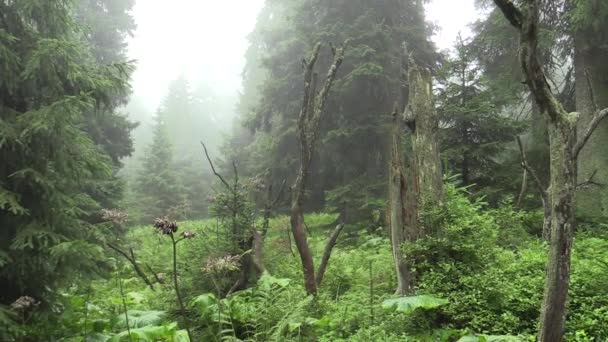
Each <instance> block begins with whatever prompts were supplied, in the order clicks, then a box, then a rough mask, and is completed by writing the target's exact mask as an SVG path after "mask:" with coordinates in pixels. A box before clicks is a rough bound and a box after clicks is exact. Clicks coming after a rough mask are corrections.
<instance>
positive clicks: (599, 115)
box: [573, 108, 608, 159]
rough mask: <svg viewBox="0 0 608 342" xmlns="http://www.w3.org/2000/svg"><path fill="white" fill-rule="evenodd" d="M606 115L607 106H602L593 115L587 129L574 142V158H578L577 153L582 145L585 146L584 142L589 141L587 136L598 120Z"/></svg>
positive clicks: (607, 111) (598, 122)
mask: <svg viewBox="0 0 608 342" xmlns="http://www.w3.org/2000/svg"><path fill="white" fill-rule="evenodd" d="M607 115H608V108H604V109H602V110H601V111H599V112H596V113H595V115H594V116H593V118H592V119H591V121H590V122H589V126H587V129H586V130H585V132H584V133H583V135H582V137H581V138H580V139H579V140H578V141H577V142H576V145H574V153H573V155H574V159H576V158H578V155H579V153H580V152H581V150H582V149H583V147H585V144H587V141H589V138H590V137H591V134H593V131H595V129H596V128H597V126H599V124H600V122H602V120H603V119H604V118H605V117H606V116H607Z"/></svg>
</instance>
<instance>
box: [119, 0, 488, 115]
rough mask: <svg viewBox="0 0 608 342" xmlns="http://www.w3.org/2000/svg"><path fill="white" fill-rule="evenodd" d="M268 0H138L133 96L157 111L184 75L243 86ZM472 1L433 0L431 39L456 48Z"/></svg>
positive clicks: (233, 88)
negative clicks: (252, 39) (250, 46)
mask: <svg viewBox="0 0 608 342" xmlns="http://www.w3.org/2000/svg"><path fill="white" fill-rule="evenodd" d="M263 3H264V0H232V1H222V0H172V1H164V0H138V1H137V4H136V5H135V8H134V13H133V14H134V17H135V21H136V23H137V26H138V27H137V31H136V32H135V36H134V37H133V38H132V39H131V40H130V42H129V55H130V58H132V59H136V60H137V70H136V72H135V74H134V75H133V90H134V97H137V98H138V99H140V100H141V101H143V102H144V104H145V106H146V107H147V109H148V111H150V112H154V111H155V110H156V108H157V107H158V105H159V104H160V101H161V100H162V98H163V97H164V95H165V93H166V90H167V86H168V84H169V83H170V82H171V81H172V80H174V79H176V78H177V77H179V76H180V75H181V74H184V75H186V77H187V78H188V79H189V80H190V82H191V83H192V85H194V86H195V85H196V84H197V83H199V82H200V81H201V80H203V79H204V80H206V81H207V82H209V83H210V84H211V85H213V87H214V89H215V90H216V92H217V93H219V94H234V93H236V92H238V91H239V90H240V87H241V79H240V74H241V71H242V70H243V67H244V64H245V59H244V54H245V50H246V49H247V35H248V34H249V32H251V31H252V29H253V27H254V25H255V21H256V18H257V14H258V12H259V11H260V9H261V8H262V6H263ZM473 3H474V0H433V1H432V2H431V3H430V4H428V5H427V6H426V7H427V19H428V20H429V21H431V22H434V23H436V24H438V25H439V26H440V28H441V29H440V32H438V33H437V34H436V36H435V37H433V39H434V40H435V42H436V43H437V46H438V47H439V48H440V49H447V48H450V47H451V46H452V43H453V41H454V39H455V38H456V35H457V34H458V32H460V31H462V33H463V36H465V37H466V36H467V35H469V34H470V30H469V29H468V27H467V25H468V24H469V23H470V22H472V21H473V20H475V19H476V18H477V15H476V11H475V8H474V5H473Z"/></svg>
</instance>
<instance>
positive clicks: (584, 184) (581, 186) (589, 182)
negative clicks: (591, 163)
mask: <svg viewBox="0 0 608 342" xmlns="http://www.w3.org/2000/svg"><path fill="white" fill-rule="evenodd" d="M596 173H597V169H595V170H593V172H592V173H591V175H590V176H589V178H587V180H586V181H584V182H582V183H579V184H577V185H576V190H581V189H584V188H586V187H589V186H591V185H595V186H604V184H602V183H598V182H596V181H594V180H593V178H594V177H595V174H596Z"/></svg>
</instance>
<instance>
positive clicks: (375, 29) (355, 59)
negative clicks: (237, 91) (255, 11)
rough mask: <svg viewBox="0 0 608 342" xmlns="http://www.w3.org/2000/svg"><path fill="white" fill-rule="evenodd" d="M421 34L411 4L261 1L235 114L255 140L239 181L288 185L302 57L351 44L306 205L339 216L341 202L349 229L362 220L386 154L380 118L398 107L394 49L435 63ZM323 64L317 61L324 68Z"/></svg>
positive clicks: (380, 188) (243, 156)
mask: <svg viewBox="0 0 608 342" xmlns="http://www.w3.org/2000/svg"><path fill="white" fill-rule="evenodd" d="M429 31H430V30H429V28H428V26H427V25H426V24H425V22H424V16H423V8H422V4H421V3H420V2H418V1H392V0H383V1H361V2H358V3H357V5H356V6H355V5H353V4H352V3H350V2H345V1H335V0H315V1H299V0H298V1H295V0H294V1H287V2H279V1H267V2H266V6H265V8H264V9H263V11H262V14H261V15H260V17H259V18H258V23H257V26H256V29H255V31H254V33H253V34H252V36H251V37H250V40H251V47H250V50H249V51H248V53H247V57H248V58H249V60H248V64H247V69H246V70H245V72H244V74H245V76H246V78H245V80H246V82H245V84H244V85H245V89H244V94H243V96H242V102H241V110H242V111H243V110H244V111H245V113H241V114H242V115H243V116H244V118H243V120H244V122H245V125H246V126H247V127H248V128H249V129H250V130H251V131H252V132H253V133H254V135H253V136H252V137H251V138H250V139H249V141H246V142H245V143H247V142H249V144H248V145H246V146H245V147H244V148H240V150H239V151H236V157H237V158H238V159H239V166H242V167H243V168H244V169H246V170H245V171H246V174H247V175H248V176H261V177H263V178H265V177H268V175H270V174H272V175H273V178H274V179H277V180H281V179H284V178H288V177H290V176H292V175H293V170H294V169H295V168H296V162H297V158H298V148H297V146H298V145H297V141H296V136H295V123H296V119H297V114H298V112H299V108H300V107H301V103H300V101H301V79H302V65H303V63H304V64H305V62H306V61H303V57H305V56H306V55H307V51H310V50H311V48H312V43H313V42H314V41H316V40H321V41H323V42H324V43H326V44H330V43H331V44H335V45H338V44H339V43H341V42H343V41H345V40H347V39H350V42H349V48H348V49H347V53H346V56H345V63H344V65H343V66H342V68H341V70H340V73H339V75H338V78H337V79H336V84H335V86H334V88H333V89H332V93H333V94H332V96H331V97H330V98H331V101H330V102H328V103H327V108H326V111H327V116H326V117H325V119H324V122H323V123H322V126H321V132H320V133H319V138H320V141H322V144H323V146H324V148H323V149H322V150H320V151H319V153H318V155H317V156H316V157H315V160H314V161H313V167H312V168H311V172H312V176H311V178H312V179H315V180H316V181H315V182H313V183H312V184H311V189H310V196H309V199H308V205H309V206H310V207H312V208H315V209H318V208H320V207H322V206H323V205H324V204H328V205H331V206H333V207H335V208H338V209H342V210H343V209H344V208H345V207H347V205H346V203H344V202H343V200H342V199H348V201H349V205H348V207H350V208H353V209H354V210H353V211H352V214H353V215H352V217H350V218H349V219H356V216H358V215H361V214H362V215H367V214H369V211H368V210H365V209H366V208H368V209H373V208H369V204H370V203H372V205H375V206H376V208H380V206H381V202H382V201H383V200H382V199H383V198H384V197H385V196H384V193H385V187H386V181H385V180H386V176H387V163H388V154H389V149H388V143H389V141H388V138H387V135H386V131H387V127H386V122H387V120H386V117H383V116H386V115H388V114H389V113H390V111H391V109H392V105H393V103H394V102H395V101H396V100H399V99H400V98H401V97H402V90H401V85H402V73H401V66H402V65H401V59H402V58H401V55H402V43H403V42H404V41H405V42H407V44H408V45H409V47H410V50H412V51H416V54H417V57H420V59H421V60H424V61H426V62H427V63H429V64H430V65H432V64H434V61H435V60H436V57H435V54H434V51H433V47H432V45H431V44H430V43H429V42H428V36H429V33H430V32H429ZM325 53H331V52H325ZM326 57H327V56H320V60H321V61H327V60H331V59H330V58H326ZM260 65H261V66H262V67H263V70H264V72H262V71H260V69H259V68H260ZM325 67H327V65H319V68H320V69H322V68H325ZM256 100H258V101H257V104H256V105H253V103H255V102H256ZM242 143H243V142H242V141H241V142H240V144H242ZM327 200H331V202H330V203H327ZM313 204H314V205H313ZM360 213H361V214H360Z"/></svg>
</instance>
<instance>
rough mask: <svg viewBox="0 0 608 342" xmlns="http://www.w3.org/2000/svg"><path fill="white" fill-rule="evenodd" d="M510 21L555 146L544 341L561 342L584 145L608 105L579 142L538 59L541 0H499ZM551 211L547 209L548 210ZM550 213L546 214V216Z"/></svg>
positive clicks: (573, 117) (572, 120)
mask: <svg viewBox="0 0 608 342" xmlns="http://www.w3.org/2000/svg"><path fill="white" fill-rule="evenodd" d="M494 2H495V3H496V5H497V6H498V7H499V8H500V9H501V11H502V12H503V14H504V15H505V17H506V18H507V20H509V22H510V23H511V24H512V25H513V26H514V27H515V28H517V29H518V30H519V32H520V39H521V41H520V61H521V66H522V70H523V72H524V75H525V83H526V85H527V86H528V88H529V89H530V91H531V93H532V95H533V96H534V99H535V101H536V103H537V104H538V107H539V109H540V111H541V112H542V113H543V117H544V120H545V122H546V123H547V130H548V132H549V150H550V157H551V162H550V171H551V176H550V184H549V192H548V194H549V196H548V200H549V203H550V208H551V210H550V213H548V214H549V215H550V224H551V226H550V227H551V245H550V248H549V257H548V261H547V270H546V277H545V292H544V299H543V304H542V309H541V316H540V325H539V332H538V340H539V341H541V342H556V341H561V340H562V339H563V335H564V325H565V318H566V303H567V299H568V287H569V284H570V254H571V250H572V242H573V232H574V227H575V224H576V219H575V217H574V193H575V191H576V187H577V182H576V171H577V170H576V161H577V158H578V155H579V153H580V151H581V149H582V148H583V147H584V145H585V143H586V142H587V141H588V140H589V137H590V136H591V134H592V133H593V131H594V130H595V128H597V126H598V125H599V123H600V122H601V120H602V119H603V118H604V117H605V116H606V115H608V109H604V110H602V111H596V112H595V114H594V115H593V117H592V119H591V120H590V122H589V124H588V126H587V127H586V129H584V130H581V132H582V133H583V134H581V135H580V137H579V138H580V139H579V140H578V141H577V137H576V131H577V121H578V113H568V112H566V110H565V109H564V108H563V106H562V104H561V103H560V102H559V100H558V99H557V98H556V97H555V96H554V95H553V93H552V91H551V88H550V87H549V84H548V82H547V79H546V75H545V72H544V70H543V67H542V65H541V64H540V62H539V58H538V26H539V3H538V0H525V1H524V5H525V7H526V8H525V10H524V11H522V10H520V9H519V8H517V7H516V6H515V4H514V3H513V2H512V1H510V0H494ZM545 215H547V213H546V214H545ZM546 219H547V217H545V220H546Z"/></svg>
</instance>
